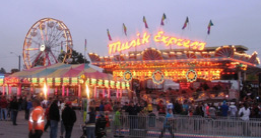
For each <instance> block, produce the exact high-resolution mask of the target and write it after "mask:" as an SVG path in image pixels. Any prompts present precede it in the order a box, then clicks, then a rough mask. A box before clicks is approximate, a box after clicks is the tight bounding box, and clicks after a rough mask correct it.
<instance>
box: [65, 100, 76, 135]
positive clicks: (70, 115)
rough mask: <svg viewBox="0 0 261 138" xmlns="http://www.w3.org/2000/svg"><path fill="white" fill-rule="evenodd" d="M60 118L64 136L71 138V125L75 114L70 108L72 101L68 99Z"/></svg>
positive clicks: (74, 120) (74, 119)
mask: <svg viewBox="0 0 261 138" xmlns="http://www.w3.org/2000/svg"><path fill="white" fill-rule="evenodd" d="M62 120H63V124H64V127H65V138H71V134H72V130H73V125H74V123H75V122H76V114H75V111H74V110H73V109H72V103H71V102H70V101H68V102H67V103H66V104H65V108H64V110H63V112H62Z"/></svg>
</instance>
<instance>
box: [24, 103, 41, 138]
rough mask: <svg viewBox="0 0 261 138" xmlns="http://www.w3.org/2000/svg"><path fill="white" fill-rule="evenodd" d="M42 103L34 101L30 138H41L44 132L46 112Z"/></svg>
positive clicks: (30, 120)
mask: <svg viewBox="0 0 261 138" xmlns="http://www.w3.org/2000/svg"><path fill="white" fill-rule="evenodd" d="M40 105H41V102H40V101H39V100H37V99H34V100H33V108H34V109H33V111H32V112H31V114H30V117H29V122H28V123H29V138H41V136H42V134H43V131H44V110H43V108H42V107H41V106H40Z"/></svg>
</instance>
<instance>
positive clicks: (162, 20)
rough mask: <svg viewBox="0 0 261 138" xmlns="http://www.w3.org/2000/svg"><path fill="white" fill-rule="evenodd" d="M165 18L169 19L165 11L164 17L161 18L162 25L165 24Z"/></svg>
mask: <svg viewBox="0 0 261 138" xmlns="http://www.w3.org/2000/svg"><path fill="white" fill-rule="evenodd" d="M165 19H167V16H166V14H165V13H163V15H162V18H161V23H160V25H164V20H165Z"/></svg>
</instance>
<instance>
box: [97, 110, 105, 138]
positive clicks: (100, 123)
mask: <svg viewBox="0 0 261 138" xmlns="http://www.w3.org/2000/svg"><path fill="white" fill-rule="evenodd" d="M106 124H107V121H106V118H105V117H104V116H103V115H101V116H100V117H99V118H98V120H97V122H96V126H95V135H96V137H97V138H103V137H106V136H107V134H106V130H105V128H106Z"/></svg>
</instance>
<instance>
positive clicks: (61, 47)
mask: <svg viewBox="0 0 261 138" xmlns="http://www.w3.org/2000/svg"><path fill="white" fill-rule="evenodd" d="M61 53H63V41H61Z"/></svg>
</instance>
